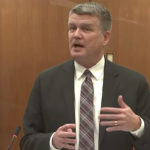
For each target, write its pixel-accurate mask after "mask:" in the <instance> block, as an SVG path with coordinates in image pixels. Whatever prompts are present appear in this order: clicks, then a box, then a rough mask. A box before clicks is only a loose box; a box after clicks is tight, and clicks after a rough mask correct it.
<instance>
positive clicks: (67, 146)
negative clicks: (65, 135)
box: [62, 144, 75, 150]
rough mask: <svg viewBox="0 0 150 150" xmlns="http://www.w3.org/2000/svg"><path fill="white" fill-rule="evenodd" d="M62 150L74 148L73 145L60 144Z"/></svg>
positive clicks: (72, 149)
mask: <svg viewBox="0 0 150 150" xmlns="http://www.w3.org/2000/svg"><path fill="white" fill-rule="evenodd" d="M62 148H66V149H70V150H74V149H75V146H74V145H70V144H62Z"/></svg>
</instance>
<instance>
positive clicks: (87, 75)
mask: <svg viewBox="0 0 150 150" xmlns="http://www.w3.org/2000/svg"><path fill="white" fill-rule="evenodd" d="M83 74H84V75H85V76H86V77H91V76H92V73H91V71H89V70H85V71H84V73H83Z"/></svg>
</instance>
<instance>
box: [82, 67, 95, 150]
mask: <svg viewBox="0 0 150 150" xmlns="http://www.w3.org/2000/svg"><path fill="white" fill-rule="evenodd" d="M84 75H85V76H86V78H85V81H84V82H83V83H82V85H81V96H80V130H79V132H80V133H79V138H80V139H79V140H80V141H79V150H94V121H93V96H94V89H93V83H92V80H91V75H92V74H91V72H90V71H89V70H86V71H85V72H84Z"/></svg>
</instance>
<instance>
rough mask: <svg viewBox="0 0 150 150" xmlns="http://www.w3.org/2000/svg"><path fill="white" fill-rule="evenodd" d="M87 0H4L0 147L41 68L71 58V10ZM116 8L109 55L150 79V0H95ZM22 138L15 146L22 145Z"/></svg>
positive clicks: (0, 8) (1, 149)
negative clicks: (69, 47)
mask: <svg viewBox="0 0 150 150" xmlns="http://www.w3.org/2000/svg"><path fill="white" fill-rule="evenodd" d="M86 1H88V0H0V150H6V149H7V145H8V144H9V142H10V139H11V137H12V134H13V132H14V131H15V129H16V127H17V126H18V125H20V126H21V127H22V117H23V114H24V110H25V107H26V104H27V101H28V97H29V94H30V91H31V88H32V86H33V83H34V79H35V78H36V76H37V75H38V73H39V72H41V71H43V70H45V69H47V68H50V67H52V66H54V65H56V64H59V63H62V62H63V61H66V60H68V59H70V54H69V49H68V37H67V32H68V27H67V21H68V11H69V10H70V8H72V7H73V6H74V5H76V4H77V3H80V2H86ZM95 1H97V2H100V3H101V4H103V5H105V6H106V7H107V8H108V9H109V10H110V11H111V14H112V18H113V29H112V36H111V42H110V44H109V45H108V46H107V48H106V51H105V52H106V55H108V56H109V55H110V56H111V57H113V61H114V62H115V63H117V64H121V65H124V66H126V67H129V68H131V69H134V70H137V71H139V72H141V73H142V74H144V75H145V77H146V78H147V80H148V82H149V84H150V67H149V66H150V41H149V40H150V9H149V8H150V1H149V0H125V1H124V0H95ZM22 135H23V130H21V133H20V134H19V137H18V139H17V140H16V141H15V142H14V145H13V147H12V150H19V141H20V139H21V136H22Z"/></svg>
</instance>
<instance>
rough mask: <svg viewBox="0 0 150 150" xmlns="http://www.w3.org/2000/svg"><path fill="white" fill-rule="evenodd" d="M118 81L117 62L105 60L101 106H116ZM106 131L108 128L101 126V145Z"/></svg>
mask: <svg viewBox="0 0 150 150" xmlns="http://www.w3.org/2000/svg"><path fill="white" fill-rule="evenodd" d="M118 86H119V82H118V72H117V70H116V67H115V64H113V63H111V62H109V61H108V60H106V61H105V67H104V81H103V96H102V105H101V107H106V106H107V107H115V106H116V104H117V101H116V99H115V97H116V96H117V95H116V94H117V91H118V90H117V89H118V88H119V87H118ZM105 132H106V128H105V127H102V126H100V128H99V146H100V145H101V143H102V140H103V136H104V134H105Z"/></svg>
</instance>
